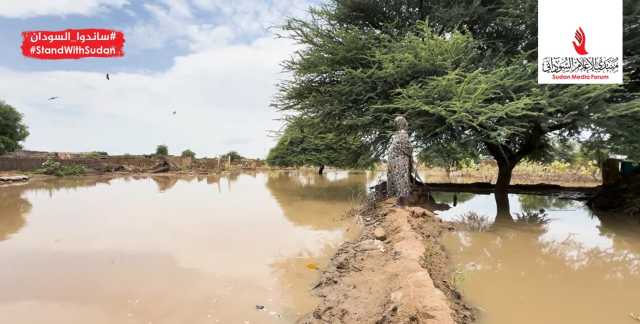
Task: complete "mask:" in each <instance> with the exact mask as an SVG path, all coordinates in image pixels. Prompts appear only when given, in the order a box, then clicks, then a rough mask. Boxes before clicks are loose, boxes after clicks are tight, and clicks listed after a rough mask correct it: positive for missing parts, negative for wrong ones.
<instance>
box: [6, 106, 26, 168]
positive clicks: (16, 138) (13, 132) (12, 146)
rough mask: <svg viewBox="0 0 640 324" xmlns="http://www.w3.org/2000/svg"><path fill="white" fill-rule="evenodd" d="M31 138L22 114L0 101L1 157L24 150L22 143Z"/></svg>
mask: <svg viewBox="0 0 640 324" xmlns="http://www.w3.org/2000/svg"><path fill="white" fill-rule="evenodd" d="M27 136H29V131H28V130H27V126H26V125H25V124H24V122H23V120H22V114H21V113H19V112H18V111H17V110H16V109H15V108H13V107H12V106H10V105H8V104H6V103H5V102H4V101H1V100H0V155H2V154H6V153H10V152H13V151H15V150H18V149H20V148H22V146H21V145H20V142H22V141H24V140H25V139H26V138H27Z"/></svg>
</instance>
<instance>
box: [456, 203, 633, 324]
mask: <svg viewBox="0 0 640 324" xmlns="http://www.w3.org/2000/svg"><path fill="white" fill-rule="evenodd" d="M545 224H546V225H545ZM549 226H553V224H552V223H549V220H548V219H547V218H545V216H544V215H543V214H539V213H529V214H526V215H523V216H521V217H520V218H518V217H516V220H515V221H514V222H511V223H501V222H497V223H494V224H493V225H492V228H491V230H490V231H489V232H483V233H468V232H461V233H458V234H455V235H454V236H453V238H454V239H455V240H458V242H457V243H456V244H455V246H454V247H449V250H451V251H458V252H456V253H455V254H454V261H455V263H456V264H458V266H459V267H463V268H465V270H464V271H463V272H464V277H465V280H464V282H463V290H468V292H469V294H471V295H473V296H472V298H473V299H474V300H476V301H480V302H481V304H482V306H483V307H486V308H487V309H489V310H490V311H489V312H490V313H491V312H495V313H492V316H494V317H493V318H492V320H489V322H493V321H495V322H501V323H504V322H505V319H504V318H502V317H500V316H507V315H506V314H507V313H509V312H502V311H500V310H501V309H509V310H510V312H511V313H510V314H516V313H520V314H530V313H531V312H532V310H533V309H535V308H536V307H535V306H531V305H527V304H528V303H532V304H534V305H541V304H544V305H547V304H550V305H556V306H555V307H559V308H562V310H561V313H562V314H573V315H572V316H574V317H573V320H574V321H572V322H575V323H582V322H588V323H596V322H598V321H594V319H593V318H591V317H590V316H593V312H589V311H584V309H581V308H584V307H585V306H584V303H583V302H591V300H589V298H594V296H598V298H597V299H598V300H609V298H611V300H614V299H616V300H621V299H623V300H624V299H625V297H623V296H628V295H632V294H633V291H639V290H640V253H638V252H640V251H638V247H640V241H638V236H636V239H635V243H634V244H633V245H634V246H635V250H634V249H630V248H629V247H630V245H628V244H625V245H620V246H618V245H617V244H616V245H614V247H613V248H601V247H597V246H596V247H592V246H589V245H586V243H585V242H582V241H580V240H577V239H575V238H574V237H572V236H571V235H568V236H567V237H566V238H565V239H562V240H555V239H552V238H551V239H550V238H549V237H548V236H547V235H544V234H546V232H547V230H548V228H549ZM543 235H544V236H543ZM456 237H457V239H456ZM613 279H615V280H625V281H624V282H618V283H613V282H611V280H613ZM621 283H623V284H621ZM506 296H519V298H516V299H513V298H509V297H506ZM541 296H542V297H543V298H541ZM568 300H571V301H572V302H571V303H566V301H568ZM559 305H562V306H559ZM538 307H542V306H538ZM554 312H555V310H553V309H545V312H543V313H539V314H533V315H532V316H533V317H532V318H531V319H528V320H527V321H526V323H546V322H549V319H550V318H549V315H548V314H553V313H554ZM533 313H535V312H533ZM605 313H606V312H605ZM497 317H500V318H501V319H502V320H501V321H498V320H496V318H497ZM556 319H558V320H559V321H560V322H563V320H560V319H559V318H556ZM604 322H607V321H602V323H604ZM614 322H615V321H614Z"/></svg>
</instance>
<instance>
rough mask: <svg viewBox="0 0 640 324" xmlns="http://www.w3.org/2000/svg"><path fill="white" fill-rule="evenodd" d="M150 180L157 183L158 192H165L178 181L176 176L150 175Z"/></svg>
mask: <svg viewBox="0 0 640 324" xmlns="http://www.w3.org/2000/svg"><path fill="white" fill-rule="evenodd" d="M151 180H153V182H155V183H156V185H158V191H159V192H165V191H167V190H169V189H171V188H173V186H175V185H176V183H178V177H174V176H152V177H151Z"/></svg>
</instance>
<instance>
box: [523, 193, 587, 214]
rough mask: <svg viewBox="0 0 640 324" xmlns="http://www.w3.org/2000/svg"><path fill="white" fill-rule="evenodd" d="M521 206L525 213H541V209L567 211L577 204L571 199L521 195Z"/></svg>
mask: <svg viewBox="0 0 640 324" xmlns="http://www.w3.org/2000/svg"><path fill="white" fill-rule="evenodd" d="M518 200H520V205H521V206H522V210H523V211H528V212H531V211H539V210H541V209H545V210H550V209H567V208H572V207H574V206H575V205H576V202H575V201H573V200H569V199H560V198H558V197H553V196H539V195H519V196H518Z"/></svg>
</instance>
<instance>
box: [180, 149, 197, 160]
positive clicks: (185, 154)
mask: <svg viewBox="0 0 640 324" xmlns="http://www.w3.org/2000/svg"><path fill="white" fill-rule="evenodd" d="M181 156H182V157H190V158H192V159H193V158H195V157H196V153H195V152H193V151H192V150H189V149H187V150H184V151H182V154H181Z"/></svg>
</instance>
